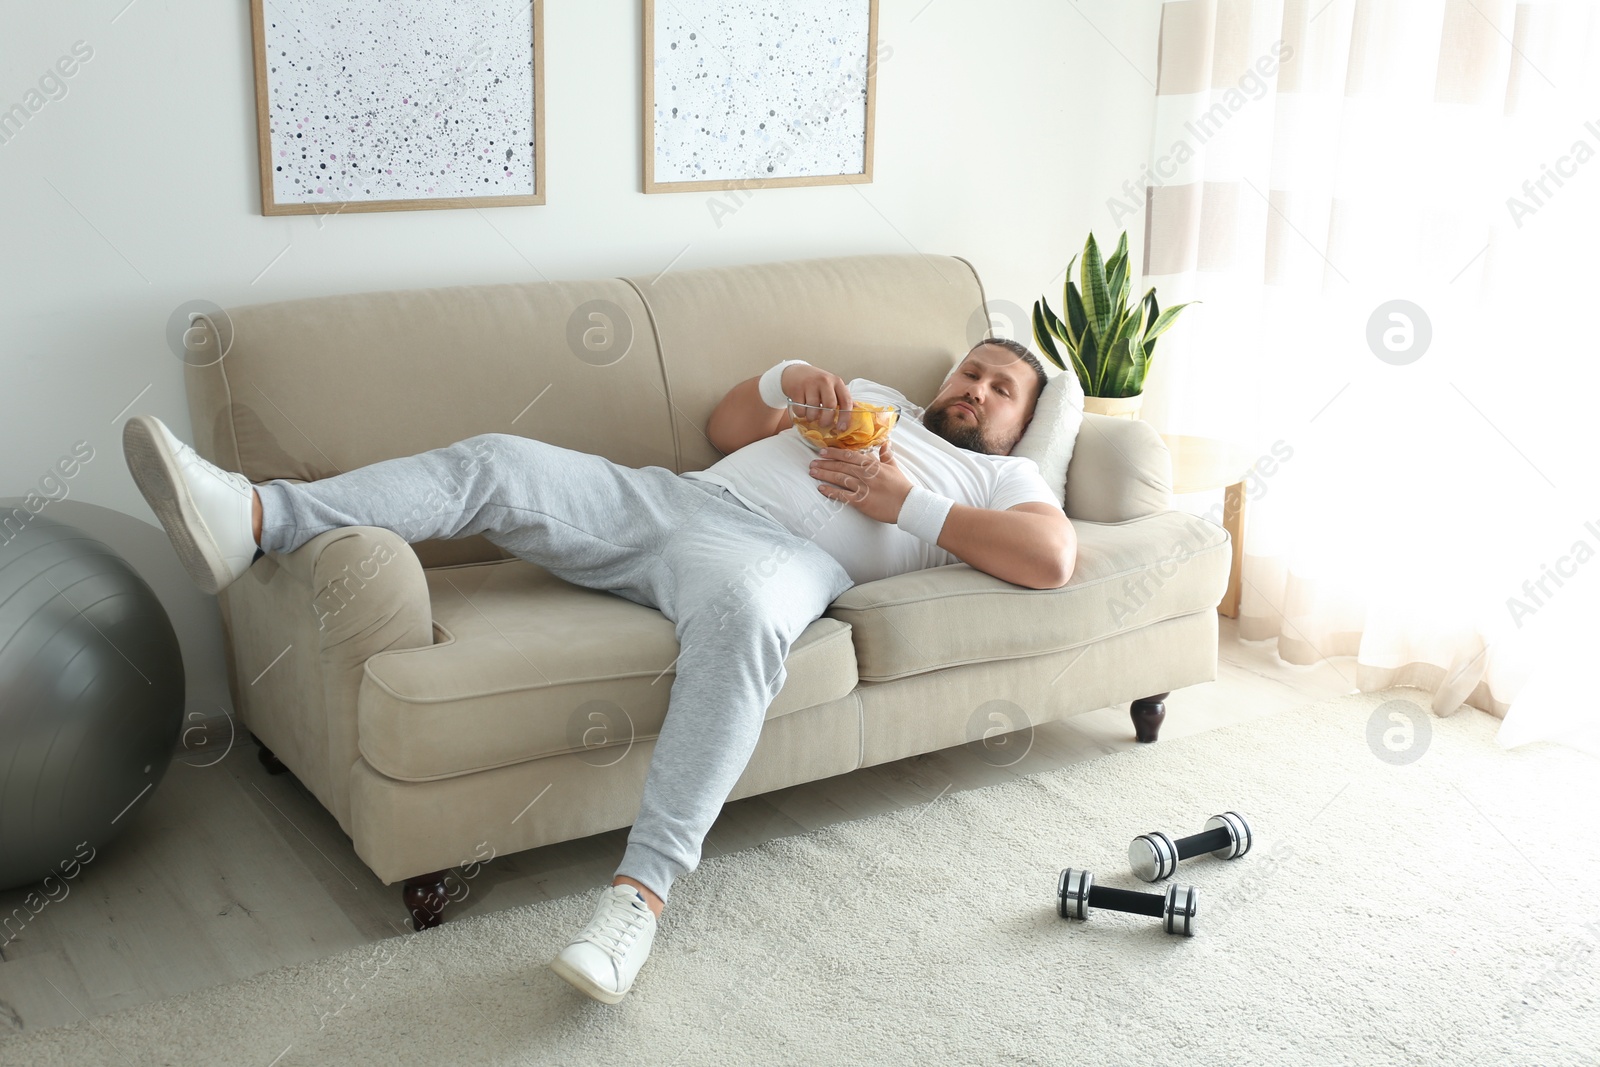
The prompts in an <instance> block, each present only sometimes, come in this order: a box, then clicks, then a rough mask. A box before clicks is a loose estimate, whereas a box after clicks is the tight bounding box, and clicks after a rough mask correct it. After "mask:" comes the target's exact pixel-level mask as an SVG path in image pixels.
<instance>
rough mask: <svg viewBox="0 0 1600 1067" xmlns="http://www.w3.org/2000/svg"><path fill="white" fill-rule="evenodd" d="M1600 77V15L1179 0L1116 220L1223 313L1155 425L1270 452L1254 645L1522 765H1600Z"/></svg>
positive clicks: (1467, 3)
mask: <svg viewBox="0 0 1600 1067" xmlns="http://www.w3.org/2000/svg"><path fill="white" fill-rule="evenodd" d="M1597 59H1600V15H1597V13H1596V10H1595V5H1594V4H1592V3H1589V2H1581V3H1575V2H1567V3H1563V2H1550V3H1516V2H1513V0H1399V2H1397V0H1381V2H1380V0H1306V2H1298V0H1180V2H1173V3H1166V4H1164V5H1163V14H1162V20H1161V41H1160V58H1159V77H1158V83H1157V98H1156V120H1155V129H1154V135H1153V138H1152V145H1151V154H1150V162H1149V164H1148V166H1147V167H1145V168H1144V170H1143V171H1142V172H1141V173H1140V174H1138V175H1130V176H1129V181H1128V182H1127V183H1126V184H1125V185H1124V186H1123V188H1122V189H1120V190H1118V191H1117V194H1116V195H1115V196H1113V197H1111V198H1110V199H1109V200H1108V201H1107V204H1106V210H1107V213H1108V216H1109V222H1110V223H1111V228H1112V229H1113V231H1114V230H1115V229H1121V228H1125V227H1126V226H1127V225H1128V220H1129V219H1130V218H1131V217H1134V216H1135V215H1136V213H1139V212H1142V213H1143V217H1144V221H1145V250H1144V269H1145V274H1146V276H1147V280H1148V282H1149V283H1150V284H1153V285H1156V286H1157V287H1158V290H1159V292H1160V295H1161V298H1162V303H1163V305H1168V304H1171V303H1173V302H1175V301H1179V300H1199V301H1202V303H1201V304H1200V305H1198V306H1197V307H1195V308H1193V309H1192V310H1191V311H1189V312H1186V313H1185V317H1184V318H1183V319H1181V320H1180V321H1179V324H1178V325H1177V326H1176V327H1175V328H1174V329H1173V330H1172V331H1171V333H1169V334H1168V335H1167V339H1166V340H1163V342H1162V349H1161V351H1159V352H1158V354H1157V359H1156V363H1155V365H1154V366H1153V368H1152V371H1151V376H1150V380H1149V381H1148V382H1147V384H1146V399H1145V416H1144V417H1145V418H1147V419H1149V420H1150V421H1152V422H1154V423H1155V424H1156V425H1157V426H1158V428H1159V429H1161V430H1162V432H1166V433H1187V434H1199V435H1206V436H1214V437H1221V438H1226V439H1231V440H1236V441H1239V442H1241V443H1244V444H1246V445H1247V446H1248V447H1249V448H1250V449H1251V452H1252V454H1254V455H1259V456H1262V457H1264V462H1263V463H1262V465H1261V467H1260V470H1259V472H1258V473H1256V474H1253V475H1252V476H1251V478H1250V479H1249V482H1248V484H1247V498H1248V505H1247V530H1246V536H1245V557H1244V566H1243V570H1242V578H1243V596H1242V603H1241V607H1240V617H1239V630H1240V634H1241V636H1242V637H1244V638H1246V639H1250V640H1269V641H1272V642H1275V645H1276V649H1277V652H1278V654H1279V655H1280V656H1281V657H1282V658H1283V659H1284V660H1287V661H1288V662H1290V663H1294V664H1311V663H1315V662H1318V661H1321V660H1326V661H1328V662H1329V663H1330V664H1332V665H1333V666H1334V667H1335V668H1336V669H1337V670H1339V671H1340V673H1342V674H1344V675H1345V677H1346V679H1347V680H1348V681H1349V682H1350V684H1351V687H1352V688H1353V689H1361V690H1374V689H1381V688H1384V687H1386V686H1390V685H1397V684H1398V685H1411V686H1418V687H1421V688H1423V689H1425V690H1428V691H1429V692H1430V693H1432V694H1433V698H1432V700H1433V707H1434V710H1435V711H1436V712H1437V713H1439V714H1449V713H1450V712H1452V711H1454V710H1455V709H1456V708H1458V707H1459V706H1460V705H1461V704H1462V703H1467V704H1470V705H1472V706H1474V707H1478V708H1482V709H1484V710H1487V711H1490V712H1492V713H1494V714H1496V715H1500V716H1502V717H1505V718H1506V722H1505V724H1504V725H1503V727H1502V730H1501V741H1502V743H1503V744H1517V743H1522V742H1525V741H1531V740H1539V739H1552V740H1562V741H1566V742H1570V743H1576V744H1581V745H1585V746H1596V747H1600V746H1597V745H1596V742H1597V741H1600V731H1597V727H1596V724H1597V722H1600V715H1597V714H1596V712H1595V710H1594V705H1595V700H1594V698H1593V697H1592V696H1590V695H1589V694H1588V692H1587V690H1586V687H1585V688H1580V687H1579V686H1580V681H1579V677H1578V672H1579V671H1581V670H1582V669H1583V668H1584V667H1586V666H1587V665H1588V664H1589V662H1590V661H1591V660H1594V659H1597V658H1600V626H1597V624H1596V616H1597V615H1600V595H1597V592H1600V475H1597V473H1596V455H1597V453H1600V411H1597V398H1600V374H1597V373H1596V369H1595V368H1596V364H1597V361H1600V343H1597V342H1596V341H1595V339H1594V338H1595V331H1594V329H1593V328H1592V326H1591V325H1590V323H1591V321H1592V318H1593V313H1592V310H1591V309H1592V308H1593V307H1594V305H1595V303H1596V297H1595V292H1594V289H1595V283H1596V270H1595V266H1594V264H1595V259H1596V255H1597V245H1596V243H1595V242H1596V238H1597V237H1600V214H1597V211H1596V205H1597V204H1600V93H1597V92H1596V89H1597V77H1596V76H1597V70H1600V63H1597ZM1285 454H1287V455H1288V457H1289V458H1287V459H1282V457H1283V456H1284V455H1285ZM1280 460H1281V461H1280ZM1196 510H1199V509H1196ZM1339 657H1354V659H1353V661H1352V660H1351V659H1348V658H1339ZM1585 681H1586V679H1585Z"/></svg>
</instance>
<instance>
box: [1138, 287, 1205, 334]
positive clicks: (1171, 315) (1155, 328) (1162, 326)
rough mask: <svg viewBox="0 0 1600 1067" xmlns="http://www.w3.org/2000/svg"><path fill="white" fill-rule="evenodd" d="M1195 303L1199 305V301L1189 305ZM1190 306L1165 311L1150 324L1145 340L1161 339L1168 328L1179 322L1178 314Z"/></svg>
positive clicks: (1177, 306)
mask: <svg viewBox="0 0 1600 1067" xmlns="http://www.w3.org/2000/svg"><path fill="white" fill-rule="evenodd" d="M1154 291H1155V290H1151V292H1152V293H1153V292H1154ZM1195 303H1199V301H1197V300H1191V301H1189V304H1195ZM1189 304H1174V305H1173V306H1172V307H1169V308H1167V310H1165V311H1163V312H1162V313H1161V315H1160V317H1159V318H1157V319H1156V320H1155V321H1154V322H1152V323H1151V324H1150V329H1149V330H1147V331H1146V332H1145V335H1144V336H1145V340H1146V341H1154V340H1155V339H1156V338H1157V337H1160V336H1161V335H1162V334H1164V333H1166V332H1167V330H1168V328H1170V327H1171V326H1172V324H1173V323H1174V322H1176V321H1177V319H1178V312H1180V311H1182V310H1183V309H1184V308H1186V307H1188V306H1189Z"/></svg>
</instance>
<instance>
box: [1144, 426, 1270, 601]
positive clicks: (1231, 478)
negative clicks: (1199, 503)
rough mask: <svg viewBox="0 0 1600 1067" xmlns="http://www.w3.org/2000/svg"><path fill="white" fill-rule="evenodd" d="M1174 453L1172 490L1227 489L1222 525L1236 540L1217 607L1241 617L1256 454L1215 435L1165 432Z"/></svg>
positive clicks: (1166, 440) (1169, 447) (1188, 491)
mask: <svg viewBox="0 0 1600 1067" xmlns="http://www.w3.org/2000/svg"><path fill="white" fill-rule="evenodd" d="M1161 439H1162V440H1163V441H1165V442H1166V443H1167V448H1168V450H1169V451H1171V453H1172V492H1173V493H1174V494H1180V493H1204V492H1209V491H1211V490H1213V489H1222V490H1225V492H1224V495H1223V501H1222V527H1223V529H1225V530H1227V531H1228V537H1229V538H1230V539H1231V540H1232V542H1233V563H1232V566H1231V567H1230V568H1229V570H1228V591H1227V592H1226V593H1224V594H1223V596H1222V603H1220V604H1218V605H1217V610H1218V611H1219V612H1221V613H1222V614H1224V615H1226V616H1227V617H1228V618H1230V619H1237V618H1238V617H1239V572H1240V570H1241V569H1242V568H1243V566H1244V503H1245V495H1244V480H1245V478H1246V477H1247V476H1248V475H1249V473H1250V469H1251V467H1253V466H1254V465H1255V457H1254V456H1253V455H1251V454H1250V451H1249V450H1248V449H1246V448H1245V447H1244V446H1243V445H1239V444H1235V443H1234V442H1232V441H1219V440H1217V439H1216V438H1212V437H1187V436H1184V435H1181V434H1171V435H1169V434H1162V435H1161Z"/></svg>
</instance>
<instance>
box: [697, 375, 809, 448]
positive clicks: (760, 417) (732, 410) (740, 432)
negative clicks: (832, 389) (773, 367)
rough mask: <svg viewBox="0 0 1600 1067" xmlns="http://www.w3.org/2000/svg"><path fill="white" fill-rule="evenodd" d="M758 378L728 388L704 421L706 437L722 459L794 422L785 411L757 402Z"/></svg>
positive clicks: (758, 393) (787, 411)
mask: <svg viewBox="0 0 1600 1067" xmlns="http://www.w3.org/2000/svg"><path fill="white" fill-rule="evenodd" d="M760 382H761V376H760V375H759V374H758V375H756V376H755V377H754V378H746V379H745V380H744V381H742V382H740V383H739V384H738V385H736V386H734V387H733V388H732V389H729V390H728V395H727V396H725V397H723V398H722V401H721V402H720V403H718V404H717V407H716V410H714V411H712V412H711V418H709V419H707V420H706V436H707V437H709V438H710V439H711V444H712V445H713V446H715V448H716V450H717V451H718V452H721V453H722V454H723V455H724V456H726V455H728V454H729V453H732V452H737V451H739V449H741V448H743V447H744V446H745V445H748V444H750V443H751V442H752V441H759V440H761V439H762V438H764V437H771V436H772V435H773V434H775V433H777V432H778V431H779V430H787V429H788V428H789V427H790V426H791V425H793V423H794V420H793V419H791V418H790V417H789V409H788V408H769V407H767V404H766V401H764V400H762V399H761V393H760V391H759V384H760Z"/></svg>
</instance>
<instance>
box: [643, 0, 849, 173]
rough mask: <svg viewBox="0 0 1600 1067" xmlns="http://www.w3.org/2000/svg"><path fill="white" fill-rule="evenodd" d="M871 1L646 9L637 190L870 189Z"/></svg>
mask: <svg viewBox="0 0 1600 1067" xmlns="http://www.w3.org/2000/svg"><path fill="white" fill-rule="evenodd" d="M877 67H878V0H744V2H738V0H664V2H662V3H657V2H656V0H644V191H645V192H647V193H675V192H693V191H696V190H701V189H755V188H766V187H773V186H797V185H856V184H863V183H866V182H870V181H872V132H873V113H874V111H875V109H876V101H877V95H876V94H877V80H878V79H877Z"/></svg>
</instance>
